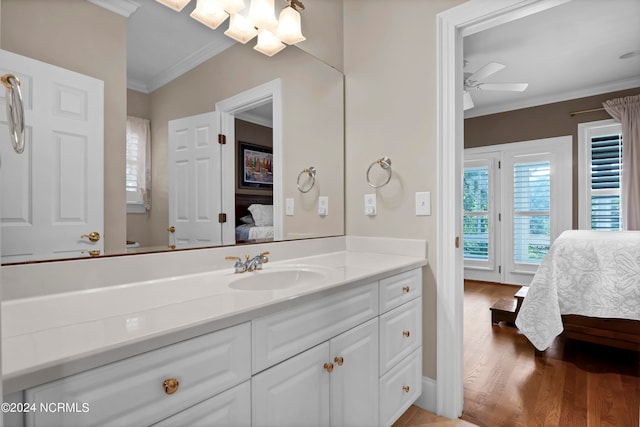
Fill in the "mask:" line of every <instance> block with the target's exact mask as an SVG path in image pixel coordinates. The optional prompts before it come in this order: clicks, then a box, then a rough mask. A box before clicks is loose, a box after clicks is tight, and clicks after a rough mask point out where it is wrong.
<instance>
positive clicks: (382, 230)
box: [344, 0, 462, 378]
mask: <svg viewBox="0 0 640 427" xmlns="http://www.w3.org/2000/svg"><path fill="white" fill-rule="evenodd" d="M392 3H393V4H391V2H389V1H385V0H367V1H362V0H345V1H344V72H345V93H346V96H345V117H346V120H345V142H346V189H347V190H346V215H347V234H349V235H355V236H388V237H399V238H418V239H426V240H427V242H428V245H429V265H428V266H427V267H425V268H424V270H423V375H425V376H427V377H430V378H436V278H437V275H436V271H435V265H436V252H435V249H436V244H437V241H436V238H437V220H438V218H437V216H436V215H435V212H436V209H437V206H436V200H437V180H438V175H437V162H436V157H437V156H436V152H437V144H436V48H437V42H436V15H437V14H438V13H439V12H441V11H444V10H446V9H449V8H451V7H454V6H456V5H458V4H460V3H462V0H434V1H424V0H396V1H394V2H392ZM383 155H386V156H389V157H390V158H391V161H392V169H393V179H392V180H391V182H390V183H389V184H388V185H387V186H386V187H383V188H380V189H378V190H373V189H372V188H370V187H369V186H368V185H367V182H366V180H365V172H366V170H367V168H368V167H369V164H370V163H371V162H373V161H375V160H376V159H378V158H379V157H381V156H383ZM417 191H430V192H431V211H432V213H433V214H432V215H431V216H422V217H416V216H415V192H417ZM374 192H375V193H376V194H377V199H378V200H377V201H378V215H377V216H375V217H367V216H365V215H364V213H363V212H364V204H363V199H364V194H367V193H374Z"/></svg>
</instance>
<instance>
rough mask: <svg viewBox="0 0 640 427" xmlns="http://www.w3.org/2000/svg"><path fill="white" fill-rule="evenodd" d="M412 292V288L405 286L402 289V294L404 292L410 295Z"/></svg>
mask: <svg viewBox="0 0 640 427" xmlns="http://www.w3.org/2000/svg"><path fill="white" fill-rule="evenodd" d="M410 290H411V288H410V287H409V286H403V287H402V292H404V293H405V294H408V293H409V291H410Z"/></svg>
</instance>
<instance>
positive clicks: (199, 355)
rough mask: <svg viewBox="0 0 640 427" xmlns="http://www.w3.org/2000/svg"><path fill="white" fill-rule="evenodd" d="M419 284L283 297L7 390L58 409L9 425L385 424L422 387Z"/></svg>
mask: <svg viewBox="0 0 640 427" xmlns="http://www.w3.org/2000/svg"><path fill="white" fill-rule="evenodd" d="M421 287H422V278H421V270H420V269H415V270H411V271H408V272H404V273H400V274H397V275H393V276H389V277H386V278H383V279H381V280H378V281H370V282H365V281H363V282H361V283H354V284H350V285H346V286H344V287H339V288H334V289H332V290H327V291H325V292H323V293H321V294H317V295H308V296H305V297H303V298H300V299H291V300H288V301H284V302H282V303H281V304H280V306H279V308H275V307H273V308H266V309H265V311H263V312H262V313H261V314H262V315H261V316H256V317H254V318H252V320H250V321H248V322H246V323H242V324H239V325H236V326H232V327H228V328H226V329H222V330H218V331H215V332H212V333H209V334H206V335H201V336H198V337H196V338H192V339H189V340H185V341H181V342H178V343H176V344H172V345H169V346H166V347H162V348H159V349H156V350H152V351H149V352H147V353H143V354H140V355H137V356H134V357H131V358H128V359H124V360H120V361H117V362H114V363H111V364H108V365H104V366H101V367H97V368H94V369H91V370H88V371H84V372H81V373H79V374H75V375H71V376H68V377H65V378H62V379H59V380H56V381H53V382H50V383H46V384H43V385H39V386H36V387H33V388H30V389H27V390H25V391H24V392H23V393H17V394H18V395H21V396H22V397H23V398H24V402H26V403H29V404H35V405H38V408H40V407H41V406H40V405H41V404H45V405H46V404H57V403H61V404H66V405H67V406H66V408H65V409H64V410H60V409H59V408H58V407H55V408H54V407H52V410H51V411H42V410H38V411H35V412H30V413H27V414H26V415H25V416H24V418H23V420H22V421H20V422H19V423H11V424H10V425H11V426H13V425H19V426H22V425H23V423H24V425H25V426H27V427H45V426H47V427H48V426H57V425H64V426H96V425H100V426H124V425H127V426H128V425H136V426H137V425H141V426H142V425H147V426H148V425H156V426H173V425H194V426H216V425H222V426H236V427H239V426H243V427H245V426H255V427H259V426H276V425H277V426H279V427H283V426H334V427H337V426H358V425H360V426H376V425H391V424H393V422H395V421H396V420H397V419H398V418H399V417H400V415H401V414H402V413H403V412H404V411H405V410H406V409H407V408H408V407H409V406H410V405H411V404H412V403H413V402H415V401H416V399H417V398H418V397H419V396H420V395H421V392H422V391H421V384H422V371H421V367H422V357H421V355H422V342H421V339H422V331H421V325H422V298H421ZM69 405H71V406H69ZM69 409H72V410H69ZM5 421H7V418H5Z"/></svg>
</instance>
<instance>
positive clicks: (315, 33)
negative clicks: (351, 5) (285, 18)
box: [276, 0, 344, 71]
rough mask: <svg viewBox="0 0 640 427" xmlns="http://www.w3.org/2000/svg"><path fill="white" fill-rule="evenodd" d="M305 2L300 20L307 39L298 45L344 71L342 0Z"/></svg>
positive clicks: (312, 0) (311, 0)
mask: <svg viewBox="0 0 640 427" xmlns="http://www.w3.org/2000/svg"><path fill="white" fill-rule="evenodd" d="M276 3H277V2H276ZM303 3H304V6H305V9H304V10H303V11H301V12H300V21H301V23H302V24H301V25H302V34H303V35H304V36H305V37H306V38H307V39H306V40H305V41H303V42H300V43H298V44H297V45H296V46H299V47H300V49H302V50H304V51H305V52H308V53H310V54H311V55H313V56H315V57H316V58H318V59H320V60H321V61H323V62H325V63H327V64H329V65H330V66H332V67H333V68H336V69H337V70H340V71H343V70H344V62H343V59H344V54H343V45H342V32H343V21H342V19H343V18H342V0H310V1H303Z"/></svg>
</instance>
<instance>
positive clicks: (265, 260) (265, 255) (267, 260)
mask: <svg viewBox="0 0 640 427" xmlns="http://www.w3.org/2000/svg"><path fill="white" fill-rule="evenodd" d="M267 255H271V254H270V253H269V251H265V252H262V253H261V254H260V259H261V260H262V262H263V263H265V262H269V258H268V257H267Z"/></svg>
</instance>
